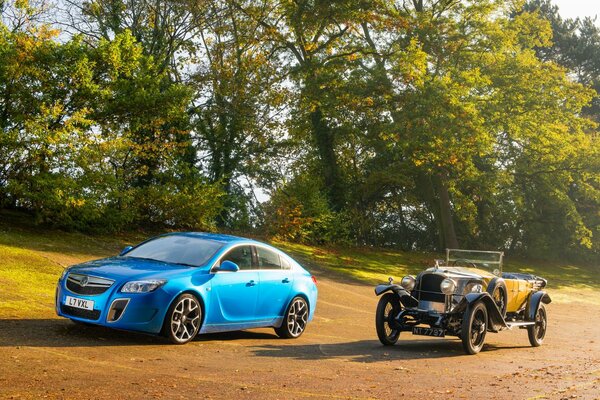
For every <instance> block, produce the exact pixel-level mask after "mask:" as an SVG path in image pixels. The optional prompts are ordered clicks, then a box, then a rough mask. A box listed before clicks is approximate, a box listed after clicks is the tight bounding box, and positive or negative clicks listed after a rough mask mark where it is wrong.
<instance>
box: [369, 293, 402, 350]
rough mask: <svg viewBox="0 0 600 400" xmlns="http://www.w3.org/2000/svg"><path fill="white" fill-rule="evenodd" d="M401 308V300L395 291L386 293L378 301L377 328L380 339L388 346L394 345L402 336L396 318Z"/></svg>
mask: <svg viewBox="0 0 600 400" xmlns="http://www.w3.org/2000/svg"><path fill="white" fill-rule="evenodd" d="M401 309H402V308H401V306H400V300H399V299H398V295H396V294H395V293H386V294H384V295H383V296H381V298H380V299H379V303H377V311H376V312H375V329H376V330H377V337H379V341H380V342H381V343H383V344H384V345H386V346H393V345H394V344H396V342H397V341H398V338H399V337H400V327H399V326H398V323H397V322H396V320H395V318H396V316H397V315H398V313H399V312H400V310H401Z"/></svg>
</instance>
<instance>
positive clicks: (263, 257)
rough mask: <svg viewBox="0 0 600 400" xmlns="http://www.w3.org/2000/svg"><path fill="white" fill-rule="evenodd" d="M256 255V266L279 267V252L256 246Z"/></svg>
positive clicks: (263, 267) (264, 267)
mask: <svg viewBox="0 0 600 400" xmlns="http://www.w3.org/2000/svg"><path fill="white" fill-rule="evenodd" d="M256 255H257V256H258V267H259V268H260V269H281V261H280V260H279V254H277V253H275V252H274V251H271V250H267V249H263V248H261V247H257V248H256Z"/></svg>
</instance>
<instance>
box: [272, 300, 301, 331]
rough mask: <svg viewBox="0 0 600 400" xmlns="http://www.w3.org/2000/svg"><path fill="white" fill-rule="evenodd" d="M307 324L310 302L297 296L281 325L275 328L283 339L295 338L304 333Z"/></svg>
mask: <svg viewBox="0 0 600 400" xmlns="http://www.w3.org/2000/svg"><path fill="white" fill-rule="evenodd" d="M307 324H308V303H307V302H306V300H304V298H303V297H300V296H296V297H294V298H293V299H292V301H291V302H290V305H289V306H288V308H287V310H286V311H285V316H284V317H283V322H282V323H281V326H280V327H279V328H275V333H276V334H277V336H279V337H280V338H283V339H295V338H298V337H300V335H302V333H303V332H304V330H305V329H306V325H307Z"/></svg>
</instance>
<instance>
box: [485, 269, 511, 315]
mask: <svg viewBox="0 0 600 400" xmlns="http://www.w3.org/2000/svg"><path fill="white" fill-rule="evenodd" d="M495 279H497V282H495V284H494V286H493V290H492V291H491V292H490V296H492V299H494V303H496V306H497V307H498V311H500V315H502V318H504V317H505V316H506V306H507V304H508V295H507V293H508V291H507V290H506V283H504V281H503V280H502V279H499V278H495ZM490 286H491V284H490ZM488 289H489V287H488Z"/></svg>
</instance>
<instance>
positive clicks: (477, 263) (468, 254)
mask: <svg viewBox="0 0 600 400" xmlns="http://www.w3.org/2000/svg"><path fill="white" fill-rule="evenodd" d="M503 256H504V253H502V252H501V251H480V250H458V249H447V250H446V265H447V266H449V267H466V268H477V269H481V270H484V271H486V272H489V273H492V274H494V275H497V276H500V275H501V274H502V258H503Z"/></svg>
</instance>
